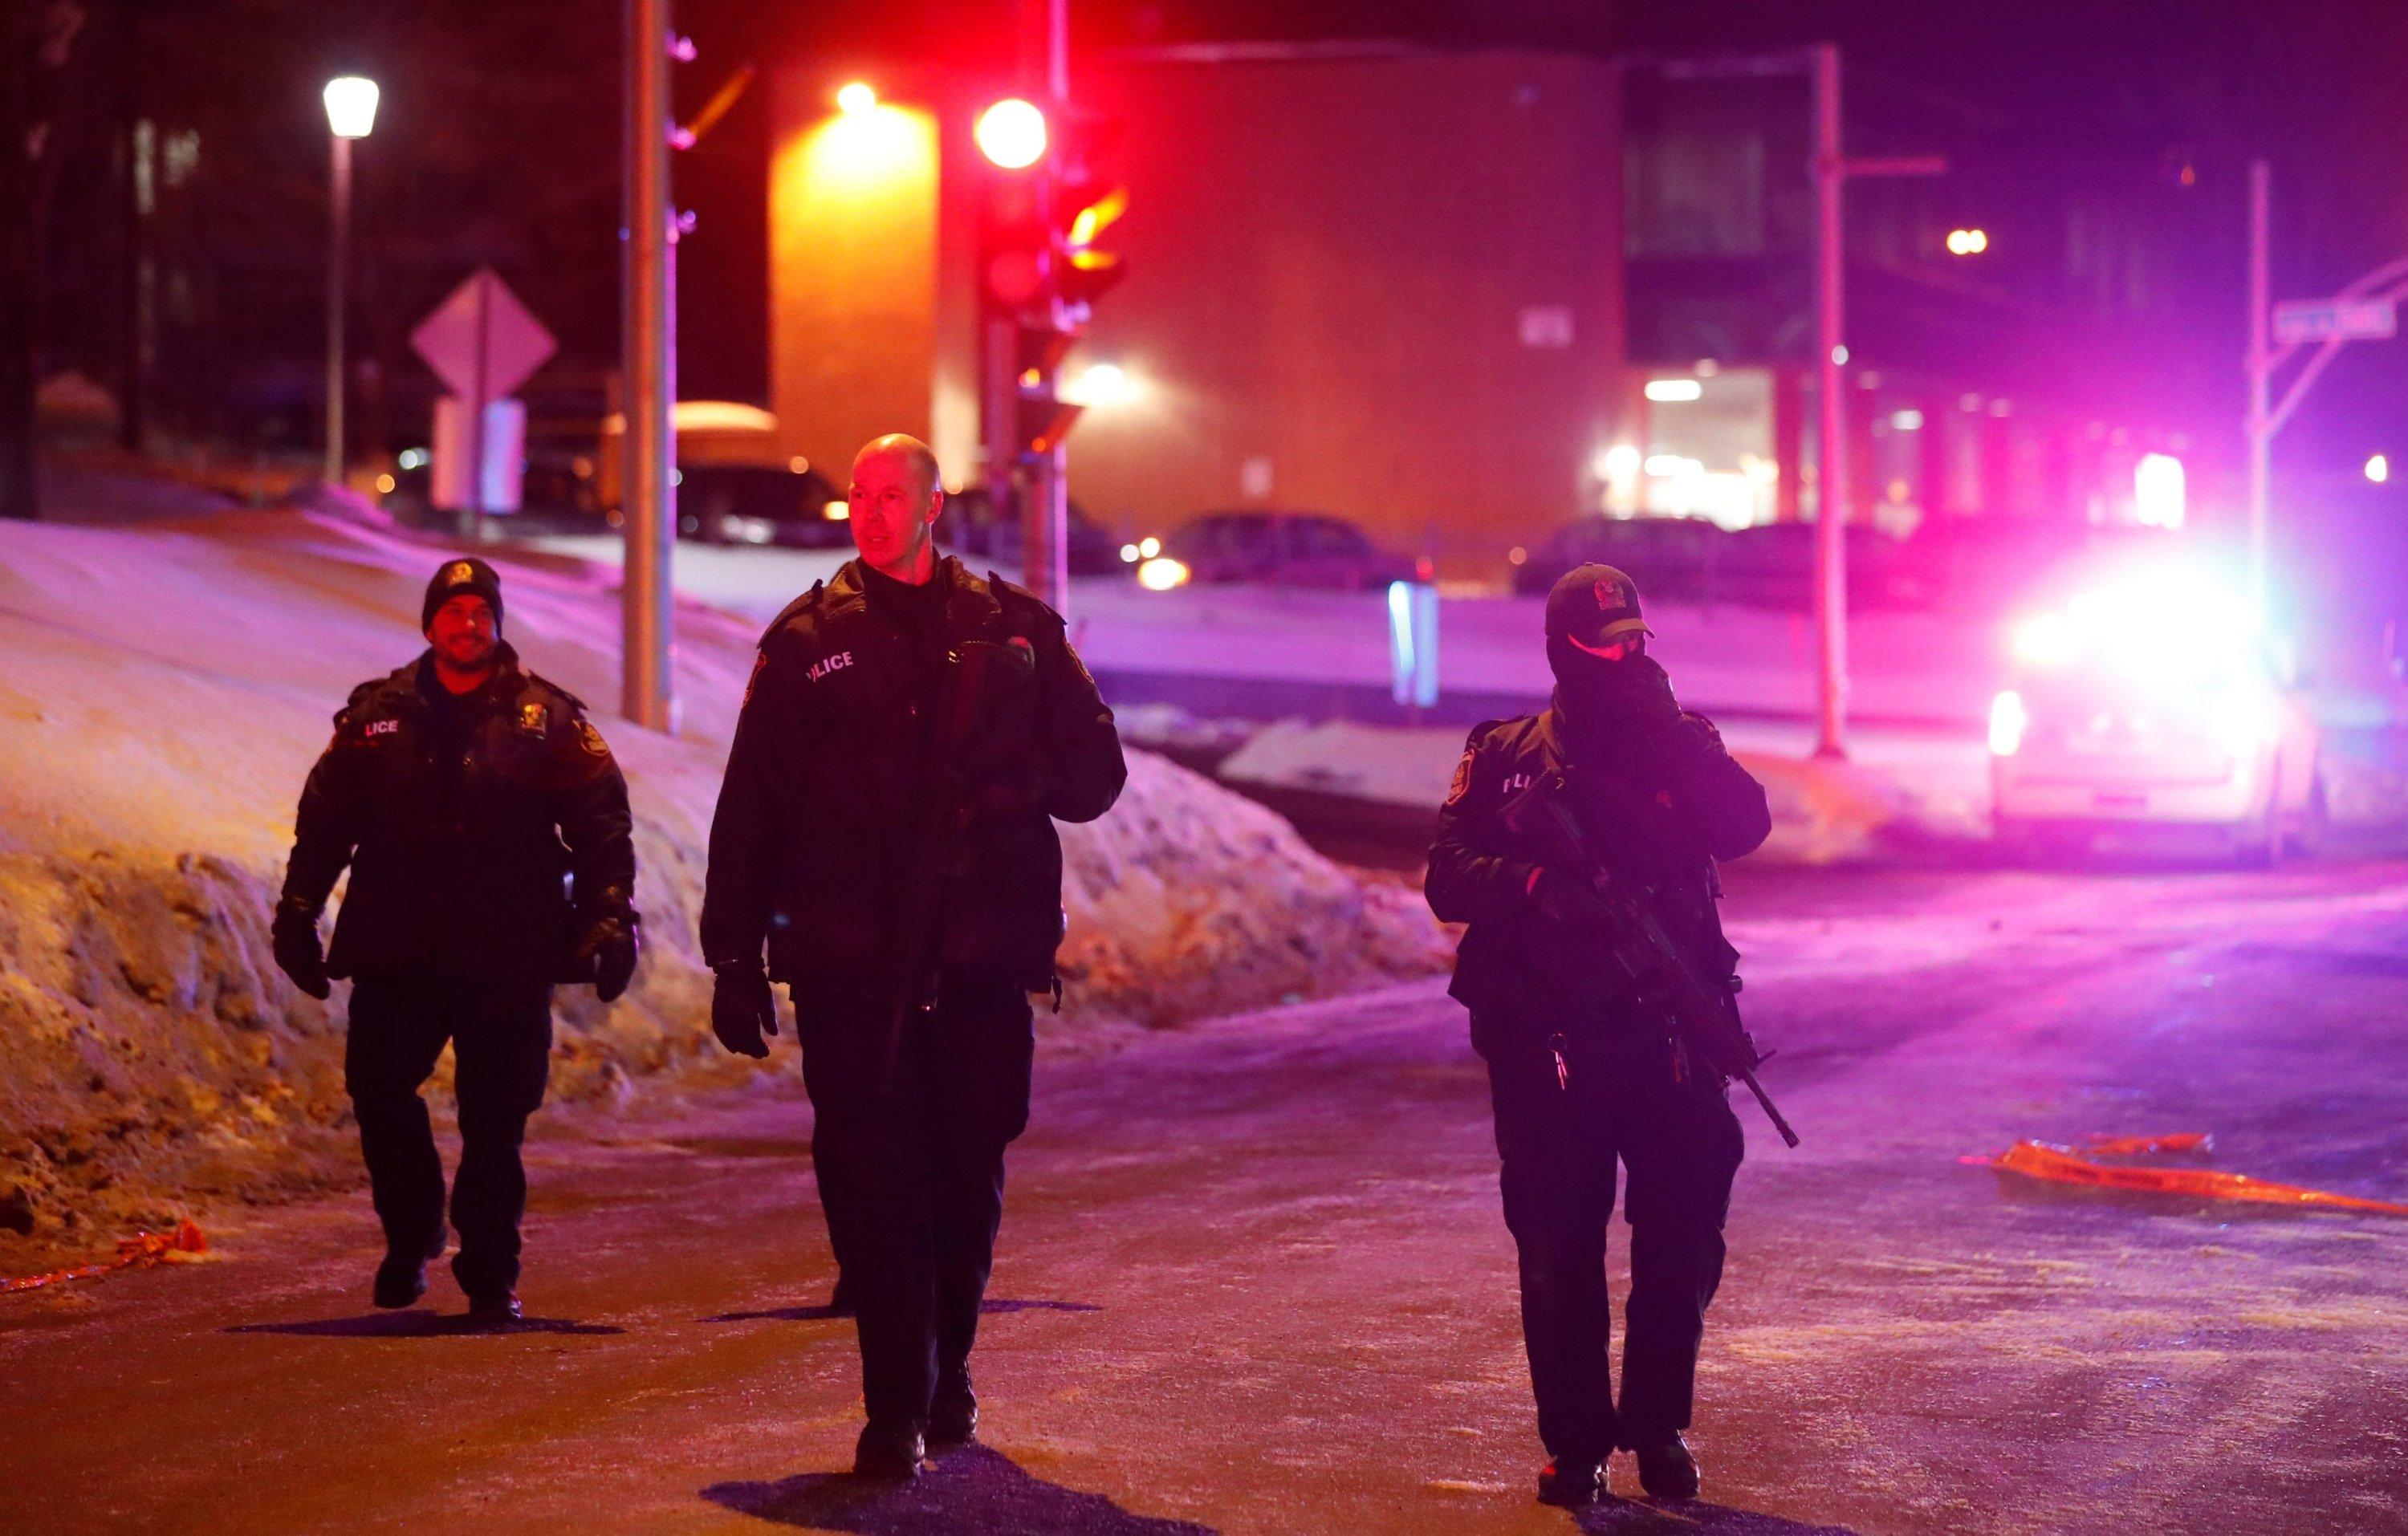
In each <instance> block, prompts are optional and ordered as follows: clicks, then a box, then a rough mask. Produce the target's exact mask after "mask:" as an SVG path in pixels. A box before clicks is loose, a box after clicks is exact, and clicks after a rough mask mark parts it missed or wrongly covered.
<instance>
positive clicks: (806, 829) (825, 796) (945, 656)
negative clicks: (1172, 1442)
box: [702, 435, 1127, 1478]
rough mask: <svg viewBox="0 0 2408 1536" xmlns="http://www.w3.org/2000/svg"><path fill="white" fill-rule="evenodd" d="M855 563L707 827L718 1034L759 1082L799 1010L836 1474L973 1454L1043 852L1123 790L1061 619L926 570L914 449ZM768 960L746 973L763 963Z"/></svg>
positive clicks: (789, 649) (1106, 727)
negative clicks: (830, 1268) (844, 1313)
mask: <svg viewBox="0 0 2408 1536" xmlns="http://www.w3.org/2000/svg"><path fill="white" fill-rule="evenodd" d="M848 505H849V508H850V510H851V519H852V521H851V526H852V530H853V541H854V544H855V545H856V547H857V548H858V550H859V552H860V554H859V558H857V559H854V560H852V561H849V562H847V563H846V565H845V566H844V567H843V568H842V569H841V570H839V572H838V573H837V575H836V577H835V579H834V580H833V581H829V582H828V583H827V584H826V585H825V586H824V587H814V588H812V590H811V591H810V593H808V594H806V595H805V596H802V597H801V598H799V599H797V600H796V602H795V603H794V605H793V606H791V607H790V608H788V609H787V610H786V611H785V612H784V613H782V614H781V615H780V616H779V618H778V620H777V622H776V623H775V624H771V625H770V626H769V629H768V632H767V634H766V635H764V636H763V637H762V639H761V650H760V654H759V657H758V658H757V660H756V661H755V663H754V665H753V681H752V684H751V686H750V688H749V689H748V691H747V693H746V696H745V702H744V707H743V711H742V713H741V714H740V716H739V717H738V722H737V726H736V740H735V744H734V746H733V748H732V749H731V751H730V754H729V756H728V762H727V780H726V783H725V785H724V787H723V789H722V790H721V792H720V798H719V808H718V811H717V814H716V816H715V817H714V819H713V821H712V824H711V829H710V879H709V883H708V886H707V889H706V893H705V896H704V900H703V912H702V947H703V955H704V958H705V959H707V960H708V961H709V962H710V966H711V968H712V969H713V970H714V971H715V972H716V973H717V977H718V985H717V990H716V993H715V996H714V998H713V1005H712V1023H713V1026H714V1027H715V1028H716V1030H717V1031H718V1034H719V1038H720V1039H721V1041H723V1042H724V1043H725V1044H726V1045H727V1047H728V1048H729V1049H730V1050H733V1051H738V1052H742V1053H744V1054H747V1055H767V1045H766V1043H765V1042H764V1041H763V1038H762V1037H763V1035H764V1032H765V1031H774V1030H775V1029H776V1027H777V1015H776V1008H775V1005H774V1003H773V1001H772V998H771V993H770V989H769V988H770V983H771V982H772V981H779V982H784V983H787V984H788V986H789V988H790V989H791V996H792V998H793V999H794V1004H795V1012H796V1026H797V1029H798V1030H799V1032H800V1035H801V1037H802V1045H803V1076H804V1083H805V1085H806V1086H807V1088H808V1089H809V1091H810V1098H811V1105H812V1111H813V1114H814V1127H813V1130H812V1135H811V1152H812V1157H813V1161H814V1163H815V1164H816V1165H817V1171H818V1175H819V1180H820V1191H821V1200H822V1203H823V1206H824V1209H825V1211H826V1213H827V1221H828V1230H829V1236H830V1239H831V1241H832V1242H833V1245H834V1247H835V1249H836V1252H837V1256H838V1258H839V1263H840V1264H841V1266H842V1269H843V1272H844V1286H845V1289H846V1291H847V1293H848V1299H850V1300H851V1302H852V1304H853V1309H854V1313H855V1320H856V1322H855V1326H856V1328H857V1329H858V1332H859V1337H860V1343H861V1368H862V1398H863V1401H864V1404H865V1406H866V1408H867V1414H868V1423H867V1426H866V1427H865V1428H864V1429H863V1430H862V1434H861V1438H860V1442H859V1444H858V1446H857V1447H856V1450H855V1453H854V1469H855V1471H859V1472H862V1473H865V1474H868V1475H874V1476H885V1477H898V1478H904V1477H910V1476H912V1475H914V1474H916V1473H917V1471H919V1468H920V1464H921V1458H922V1457H923V1456H924V1454H925V1451H926V1449H927V1448H928V1447H929V1446H930V1445H931V1444H934V1445H939V1446H941V1445H944V1444H948V1443H953V1444H958V1443H964V1442H967V1441H968V1440H969V1439H971V1438H972V1436H973V1435H974V1434H975V1433H976V1430H977V1425H978V1400H977V1397H976V1395H975V1394H974V1393H973V1392H972V1390H971V1386H970V1374H969V1355H970V1346H971V1343H972V1342H973V1340H974V1339H975V1337H976V1334H977V1330H978V1313H979V1302H980V1299H981V1298H982V1296H983V1295H984V1293H985V1290H986V1282H987V1275H988V1271H989V1270H990V1268H991V1266H992V1264H993V1261H994V1251H995V1236H996V1229H997V1226H998V1224H999V1223H1000V1221H1001V1219H1002V1213H1003V1154H1004V1148H1005V1147H1006V1145H1008V1144H1009V1143H1010V1142H1011V1140H1012V1139H1013V1138H1014V1137H1016V1136H1018V1135H1019V1134H1020V1131H1021V1129H1022V1128H1023V1127H1025V1125H1026V1123H1027V1118H1028V1094H1029V1069H1030V1060H1031V1053H1032V1051H1033V1048H1034V1034H1033V1031H1032V1019H1031V1010H1030V1005H1029V1001H1028V995H1029V994H1030V993H1032V992H1046V991H1051V992H1052V993H1053V994H1054V998H1056V1000H1057V1003H1058V999H1059V997H1060V992H1059V983H1058V982H1057V980H1056V978H1055V973H1054V950H1055V948H1056V946H1057V945H1058V944H1059V943H1060V941H1061V937H1062V846H1061V840H1060V839H1059V837H1058V836H1057V835H1056V833H1055V831H1054V822H1055V821H1057V820H1059V821H1070V822H1081V821H1090V820H1093V819H1094V818H1095V817H1097V816H1100V815H1102V814H1103V813H1104V811H1106V810H1108V809H1110V807H1111V804H1112V801H1113V800H1114V799H1115V798H1116V797H1118V796H1119V794H1120V790H1121V785H1122V782H1123V781H1124V780H1125V777H1126V773H1127V769H1126V767H1125V764H1124V763H1123V761H1122V757H1121V748H1120V739H1119V736H1118V734H1117V732H1116V731H1115V730H1114V728H1113V725H1112V713H1111V711H1110V710H1109V709H1107V708H1105V707H1104V702H1103V700H1102V698H1101V697H1100V696H1098V695H1097V691H1096V684H1095V680H1094V679H1092V678H1091V677H1089V676H1088V675H1087V670H1086V668H1084V667H1082V666H1081V665H1080V663H1079V658H1078V656H1077V655H1076V654H1075V653H1073V652H1072V651H1071V648H1070V645H1069V641H1068V638H1067V637H1066V636H1065V635H1064V633H1063V625H1062V620H1061V617H1060V616H1059V615H1058V614H1056V613H1054V611H1053V610H1051V609H1049V608H1047V607H1046V606H1045V605H1044V604H1043V603H1040V602H1039V601H1038V600H1037V599H1036V598H1035V597H1033V596H1030V595H1029V594H1027V593H1025V592H1024V591H1022V590H1021V589H1020V588H1018V587H1015V586H1013V585H1011V583H1010V582H1007V581H1001V580H1000V579H997V578H994V577H989V578H986V579H983V580H982V579H981V578H979V577H977V576H974V575H972V574H971V573H970V572H969V571H968V569H966V568H965V567H963V566H962V563H961V562H960V561H959V560H956V559H953V558H952V557H951V556H943V557H940V556H939V554H938V553H937V551H936V548H935V546H934V543H933V540H932V530H933V526H934V524H935V523H936V521H937V517H938V514H939V512H940V511H941V510H943V507H944V492H943V490H942V489H941V488H939V484H938V481H937V463H936V459H935V457H934V455H932V454H931V453H930V452H929V451H928V449H927V447H926V446H925V444H923V443H921V442H919V441H917V440H916V439H914V438H908V437H903V436H900V435H896V436H892V437H884V438H878V439H877V440H876V441H874V442H871V443H870V444H869V445H868V446H867V447H866V448H864V449H863V450H862V451H861V452H860V454H859V456H858V457H856V458H855V459H854V461H853V482H852V486H851V490H850V493H849V496H848ZM765 949H766V965H765V959H764V955H765Z"/></svg>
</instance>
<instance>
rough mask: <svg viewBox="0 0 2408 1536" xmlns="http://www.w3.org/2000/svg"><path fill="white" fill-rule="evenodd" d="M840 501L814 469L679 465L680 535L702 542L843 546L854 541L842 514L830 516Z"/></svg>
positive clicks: (841, 497)
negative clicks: (840, 515)
mask: <svg viewBox="0 0 2408 1536" xmlns="http://www.w3.org/2000/svg"><path fill="white" fill-rule="evenodd" d="M843 504H844V493H843V492H841V491H839V490H838V489H837V488H836V487H835V486H834V485H832V484H830V483H829V482H828V478H827V477H826V476H825V475H823V474H821V473H820V472H819V471H818V470H816V469H810V468H804V469H792V468H786V467H781V466H776V465H753V464H686V465H680V466H679V467H678V488H677V506H678V534H679V536H680V537H681V538H695V539H699V540H701V541H702V542H703V543H706V544H778V545H783V546H785V547H786V548H789V549H805V550H821V549H841V548H843V547H844V546H845V545H847V544H849V543H851V542H852V532H851V530H850V529H848V528H847V527H846V526H845V520H844V519H843V518H842V517H839V516H834V515H831V509H832V507H841V506H842V505H843Z"/></svg>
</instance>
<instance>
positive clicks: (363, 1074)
mask: <svg viewBox="0 0 2408 1536" xmlns="http://www.w3.org/2000/svg"><path fill="white" fill-rule="evenodd" d="M445 1041H450V1042H451V1045H452V1059H453V1066H454V1072H453V1086H454V1088H455V1090H456V1093H457V1097H458V1098H459V1104H460V1172H459V1177H458V1178H457V1179H456V1180H455V1181H454V1182H453V1184H452V1226H453V1227H455V1228H457V1229H458V1231H459V1234H460V1252H459V1253H458V1254H457V1255H456V1256H454V1257H453V1258H452V1274H453V1275H454V1276H455V1277H457V1278H458V1280H459V1282H460V1288H461V1289H462V1290H465V1291H466V1292H467V1293H468V1294H469V1295H471V1296H483V1295H489V1294H492V1293H494V1292H496V1291H500V1290H503V1289H506V1288H508V1287H509V1286H512V1285H517V1284H518V1278H519V1217H520V1216H521V1215H522V1214H523V1213H524V1212H525V1210H526V1170H525V1169H524V1168H523V1166H522V1165H521V1163H520V1161H519V1144H520V1142H521V1141H523V1139H524V1138H525V1135H526V1123H527V1116H529V1115H531V1114H533V1113H535V1111H536V1107H537V1106H538V1105H539V1104H541V1103H542V1102H543V1091H544V1086H545V1082H546V1079H547V1077H548V1076H549V1072H550V1067H551V1059H552V987H551V986H550V984H549V983H543V982H486V981H467V980H461V979H457V978H452V977H439V976H362V977H360V978H359V979H358V980H357V981H356V982H354V983H352V985H351V1038H350V1040H349V1041H348V1042H347V1044H346V1046H345V1049H344V1052H343V1080H344V1086H345V1087H346V1088H347V1089H348V1090H349V1091H350V1093H351V1113H353V1115H355V1116H356V1117H357V1118H358V1120H359V1123H360V1151H361V1153H362V1155H363V1156H366V1159H367V1165H368V1188H369V1190H370V1192H371V1194H372V1195H373V1196H374V1198H375V1200H376V1212H377V1218H378V1220H380V1221H381V1222H382V1223H383V1224H384V1241H385V1246H386V1247H387V1248H388V1249H390V1250H391V1251H392V1252H394V1253H395V1254H423V1253H425V1252H427V1251H428V1250H429V1249H431V1248H433V1247H434V1246H435V1244H436V1242H437V1240H438V1239H439V1238H440V1237H441V1236H442V1232H443V1163H442V1160H441V1159H440V1158H438V1157H437V1156H436V1153H435V1135H434V1131H433V1129H432V1128H431V1127H429V1125H428V1124H427V1118H426V1103H425V1101H424V1100H423V1099H422V1098H419V1097H418V1090H419V1088H420V1086H421V1085H422V1084H424V1083H425V1082H426V1079H427V1077H428V1075H429V1074H430V1073H432V1072H433V1071H434V1070H435V1062H436V1058H437V1057H438V1056H440V1055H442V1054H443V1046H444V1042H445Z"/></svg>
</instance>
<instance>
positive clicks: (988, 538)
mask: <svg viewBox="0 0 2408 1536" xmlns="http://www.w3.org/2000/svg"><path fill="white" fill-rule="evenodd" d="M1069 524H1070V527H1069V550H1068V555H1069V559H1068V565H1069V567H1070V574H1071V575H1073V576H1121V575H1125V574H1126V573H1127V571H1128V569H1129V567H1128V564H1127V563H1126V562H1125V561H1124V560H1122V559H1121V553H1120V541H1119V540H1118V539H1116V538H1113V537H1112V535H1111V532H1110V531H1109V530H1107V529H1105V528H1104V527H1102V526H1100V525H1099V524H1097V522H1096V520H1095V519H1094V518H1092V517H1090V516H1088V515H1087V510H1086V509H1085V508H1084V507H1082V506H1081V505H1080V504H1079V503H1078V501H1077V500H1076V499H1073V500H1072V501H1071V503H1070V507H1069ZM1026 537H1027V531H1026V529H1025V527H1024V526H1023V525H1022V524H1021V522H1020V520H1019V519H1018V518H1017V517H1008V516H997V515H996V511H995V509H994V503H993V501H992V499H991V498H990V497H989V496H988V495H987V490H986V487H985V486H983V485H968V486H964V487H963V488H962V489H961V490H959V491H955V492H953V493H951V494H949V495H947V496H946V497H945V509H944V510H943V512H942V513H940V514H939V517H938V519H937V544H938V546H939V548H940V549H943V550H945V551H947V552H948V553H953V554H958V555H960V556H962V558H964V559H966V560H968V561H970V562H971V563H972V564H978V563H980V562H984V563H986V564H989V565H992V566H995V567H998V568H1000V569H1002V570H1003V571H1004V572H1005V573H1006V574H1007V575H1016V574H1017V573H1018V572H1019V569H1020V567H1021V564H1022V560H1023V558H1024V555H1023V548H1024V545H1025V541H1026Z"/></svg>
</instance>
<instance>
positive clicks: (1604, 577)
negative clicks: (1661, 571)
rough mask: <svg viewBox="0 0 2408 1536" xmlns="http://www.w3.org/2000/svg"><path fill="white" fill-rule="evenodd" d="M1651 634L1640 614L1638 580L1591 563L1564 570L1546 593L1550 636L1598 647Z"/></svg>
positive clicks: (1586, 646) (1594, 648)
mask: <svg viewBox="0 0 2408 1536" xmlns="http://www.w3.org/2000/svg"><path fill="white" fill-rule="evenodd" d="M1634 632H1635V633H1638V634H1641V635H1652V634H1654V633H1655V631H1654V630H1652V629H1650V628H1648V627H1647V624H1646V621H1644V620H1643V619H1641V617H1640V616H1639V583H1638V582H1636V581H1632V580H1631V579H1630V578H1629V577H1627V576H1626V575H1624V574H1623V573H1622V572H1621V571H1618V570H1616V569H1614V568H1613V567H1612V566H1600V565H1597V564H1595V563H1594V562H1592V563H1591V564H1589V565H1585V566H1575V567H1572V568H1571V569H1570V570H1568V571H1566V572H1565V573H1564V575H1563V578H1562V580H1560V581H1557V582H1556V583H1555V589H1554V590H1553V591H1551V592H1549V593H1548V594H1547V639H1551V640H1552V639H1569V640H1570V641H1571V642H1572V643H1573V644H1575V645H1578V646H1580V647H1582V648H1583V649H1584V650H1589V651H1595V650H1598V649H1600V648H1602V647H1604V646H1606V645H1608V644H1610V643H1612V642H1613V641H1614V640H1616V639H1620V638H1622V637H1623V636H1625V635H1628V634H1632V633H1634Z"/></svg>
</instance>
